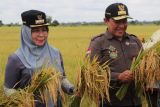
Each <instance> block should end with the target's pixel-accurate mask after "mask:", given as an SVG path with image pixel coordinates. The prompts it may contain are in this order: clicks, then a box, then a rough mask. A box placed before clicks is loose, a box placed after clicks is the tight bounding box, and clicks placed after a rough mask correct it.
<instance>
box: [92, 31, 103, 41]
mask: <svg viewBox="0 0 160 107" xmlns="http://www.w3.org/2000/svg"><path fill="white" fill-rule="evenodd" d="M103 35H104V34H103V33H102V34H100V35H97V36H94V37H93V38H92V39H91V41H93V40H95V39H97V38H99V37H102V36H103Z"/></svg>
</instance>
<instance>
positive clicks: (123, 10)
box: [118, 5, 126, 15]
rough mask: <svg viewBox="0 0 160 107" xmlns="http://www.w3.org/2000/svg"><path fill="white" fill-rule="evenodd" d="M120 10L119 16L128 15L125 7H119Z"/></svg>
mask: <svg viewBox="0 0 160 107" xmlns="http://www.w3.org/2000/svg"><path fill="white" fill-rule="evenodd" d="M118 9H119V11H118V15H126V11H125V8H124V5H118Z"/></svg>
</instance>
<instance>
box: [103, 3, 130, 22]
mask: <svg viewBox="0 0 160 107" xmlns="http://www.w3.org/2000/svg"><path fill="white" fill-rule="evenodd" d="M105 17H106V18H113V19H114V20H121V19H125V18H131V17H130V16H129V13H128V8H127V6H126V5H124V4H122V3H114V4H111V5H109V6H108V7H107V8H106V11H105ZM131 19H132V18H131Z"/></svg>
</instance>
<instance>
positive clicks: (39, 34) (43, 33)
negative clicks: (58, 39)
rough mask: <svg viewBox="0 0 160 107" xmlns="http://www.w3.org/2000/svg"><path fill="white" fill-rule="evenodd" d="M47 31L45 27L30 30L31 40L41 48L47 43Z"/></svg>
mask: <svg viewBox="0 0 160 107" xmlns="http://www.w3.org/2000/svg"><path fill="white" fill-rule="evenodd" d="M47 37H48V30H47V27H46V26H42V27H35V28H32V40H33V42H34V43H35V44H36V45H37V46H43V45H44V44H45V42H46V41H47Z"/></svg>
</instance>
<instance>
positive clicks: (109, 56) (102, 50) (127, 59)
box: [88, 32, 142, 106]
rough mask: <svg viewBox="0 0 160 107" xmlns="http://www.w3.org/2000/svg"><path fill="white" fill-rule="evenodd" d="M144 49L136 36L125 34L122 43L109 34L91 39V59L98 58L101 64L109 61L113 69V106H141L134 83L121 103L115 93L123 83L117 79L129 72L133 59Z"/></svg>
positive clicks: (111, 92) (111, 95)
mask: <svg viewBox="0 0 160 107" xmlns="http://www.w3.org/2000/svg"><path fill="white" fill-rule="evenodd" d="M141 48H142V44H141V42H140V41H139V40H138V38H137V37H136V36H134V35H129V34H127V33H125V35H124V36H123V39H122V40H121V41H120V40H118V39H117V38H115V37H114V36H113V35H112V34H110V33H109V32H106V33H104V34H100V35H98V36H96V37H94V38H92V39H91V43H90V46H89V48H88V50H89V51H88V53H89V55H90V58H91V59H93V58H94V57H95V56H97V57H98V61H99V62H100V64H103V63H105V62H106V61H109V67H110V69H111V86H112V88H111V89H110V98H111V104H112V105H113V106H120V105H121V106H130V105H139V104H140V100H139V99H138V98H137V97H136V96H135V90H134V85H133V84H134V83H133V84H131V85H130V87H129V89H128V92H127V94H126V96H125V97H124V99H123V100H122V101H119V100H118V99H117V97H116V96H115V93H116V92H117V90H118V89H119V87H120V86H121V84H122V83H120V82H119V81H118V80H117V78H118V75H119V74H120V73H122V72H123V71H125V70H129V69H130V67H131V63H132V60H133V58H135V57H136V56H137V55H138V53H139V51H140V50H141Z"/></svg>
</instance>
